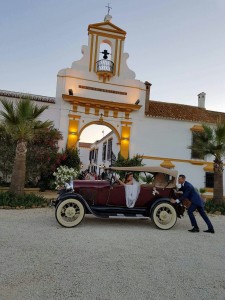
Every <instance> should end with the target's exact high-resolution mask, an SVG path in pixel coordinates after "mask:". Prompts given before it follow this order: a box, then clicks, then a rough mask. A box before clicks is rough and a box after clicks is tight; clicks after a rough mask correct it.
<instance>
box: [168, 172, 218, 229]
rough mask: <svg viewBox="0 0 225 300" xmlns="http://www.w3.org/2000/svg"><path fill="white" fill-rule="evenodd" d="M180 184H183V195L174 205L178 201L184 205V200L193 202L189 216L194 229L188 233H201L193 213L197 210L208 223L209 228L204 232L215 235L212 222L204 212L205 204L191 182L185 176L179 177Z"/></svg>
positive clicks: (181, 189) (189, 209) (173, 201)
mask: <svg viewBox="0 0 225 300" xmlns="http://www.w3.org/2000/svg"><path fill="white" fill-rule="evenodd" d="M178 183H179V184H181V188H180V191H182V192H183V194H182V196H181V197H180V199H177V200H172V203H175V202H178V201H180V202H181V203H182V201H183V200H184V199H188V200H189V201H191V205H190V207H189V208H188V216H189V218H190V221H191V225H192V226H193V228H192V229H190V230H188V231H190V232H199V227H198V224H197V221H196V219H195V216H194V214H193V212H194V211H195V210H196V209H197V210H198V212H199V214H200V216H201V217H202V218H203V220H204V221H205V222H206V224H207V226H208V229H207V230H204V232H209V233H215V231H214V228H213V225H212V223H211V222H210V220H209V218H208V216H207V215H206V212H205V210H204V202H203V200H202V198H201V196H200V194H199V193H198V192H197V191H196V190H195V188H194V187H193V185H192V184H191V183H190V182H188V181H186V177H185V176H184V175H179V177H178Z"/></svg>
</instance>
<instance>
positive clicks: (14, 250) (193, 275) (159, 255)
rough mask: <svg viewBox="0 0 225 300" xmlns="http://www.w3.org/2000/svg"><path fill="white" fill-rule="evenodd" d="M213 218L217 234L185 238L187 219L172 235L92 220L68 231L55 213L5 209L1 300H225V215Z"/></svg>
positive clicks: (145, 224) (0, 220)
mask: <svg viewBox="0 0 225 300" xmlns="http://www.w3.org/2000/svg"><path fill="white" fill-rule="evenodd" d="M198 220H199V225H200V228H201V230H203V229H205V224H204V223H203V222H202V221H201V219H200V218H198ZM211 220H212V222H213V224H214V226H215V230H216V233H215V234H214V235H213V234H207V233H203V232H200V233H189V232H187V230H188V229H189V228H190V224H189V220H188V217H187V216H185V218H184V219H182V220H178V222H177V224H176V225H175V227H174V228H173V229H171V230H169V231H162V230H158V229H156V228H155V227H154V225H153V224H152V223H151V222H150V221H148V220H134V219H126V220H124V219H119V220H118V219H111V220H105V219H97V218H95V217H93V216H87V217H85V219H84V221H83V222H82V223H81V224H80V225H79V226H78V227H76V228H72V229H66V228H63V227H61V226H60V225H58V224H57V222H56V220H55V217H54V208H41V209H30V210H0V254H1V255H0V268H1V270H0V299H1V300H8V299H9V300H11V299H12V300H14V299H15V300H20V299H21V300H32V299H34V300H36V299H52V300H53V299H54V300H57V299H62V300H67V299H71V300H72V299H82V300H83V299H90V300H92V299H93V300H94V299H96V300H111V299H112V300H115V299H121V300H126V299H127V300H128V299H129V300H133V299H134V300H136V299H137V300H142V299H146V300H147V299H148V300H149V299H152V300H164V299H165V300H170V299H179V300H186V299H187V300H192V299H193V300H196V299H197V300H203V299H204V300H205V299H207V300H212V299H215V300H224V299H225V250H224V249H225V247H224V246H225V238H224V232H225V216H211Z"/></svg>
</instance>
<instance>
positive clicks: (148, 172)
mask: <svg viewBox="0 0 225 300" xmlns="http://www.w3.org/2000/svg"><path fill="white" fill-rule="evenodd" d="M106 172H107V174H108V177H107V178H108V179H107V180H75V181H74V189H73V190H69V191H68V190H62V191H60V192H59V196H58V198H57V199H56V200H54V201H53V203H52V204H53V205H54V206H55V208H56V209H55V216H56V219H57V221H58V223H59V224H60V225H62V226H64V227H75V226H77V225H78V224H79V223H80V222H81V221H82V220H83V218H84V216H85V214H93V215H94V216H96V217H101V218H110V217H120V218H121V217H124V218H126V217H129V218H130V217H134V218H143V217H146V218H150V219H151V220H152V221H153V222H154V224H155V225H156V226H157V227H158V228H160V229H170V228H172V227H173V226H174V225H175V224H176V221H177V217H181V216H182V215H183V212H184V210H185V208H184V207H183V206H182V205H181V204H171V203H170V199H171V198H176V190H175V189H176V179H177V171H175V170H169V169H166V168H162V167H147V166H146V167H111V168H109V169H107V170H106ZM121 172H123V173H125V172H133V173H134V176H135V177H136V178H138V180H139V183H140V193H139V196H138V198H137V200H136V202H135V205H134V207H132V208H129V207H127V205H126V192H125V186H124V185H121V184H119V183H118V181H117V180H115V178H118V174H121ZM159 175H160V176H159Z"/></svg>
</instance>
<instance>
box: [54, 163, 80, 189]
mask: <svg viewBox="0 0 225 300" xmlns="http://www.w3.org/2000/svg"><path fill="white" fill-rule="evenodd" d="M78 174H79V172H78V171H77V170H75V169H73V168H69V167H67V166H60V167H58V168H57V171H56V172H54V173H53V176H55V185H56V190H61V189H63V188H65V189H66V190H73V180H74V179H75V178H77V176H78Z"/></svg>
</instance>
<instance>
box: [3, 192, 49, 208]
mask: <svg viewBox="0 0 225 300" xmlns="http://www.w3.org/2000/svg"><path fill="white" fill-rule="evenodd" d="M46 205H47V199H46V198H44V197H42V196H37V195H35V194H26V195H16V194H12V193H9V192H1V193H0V206H9V207H24V208H31V207H44V206H46Z"/></svg>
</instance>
